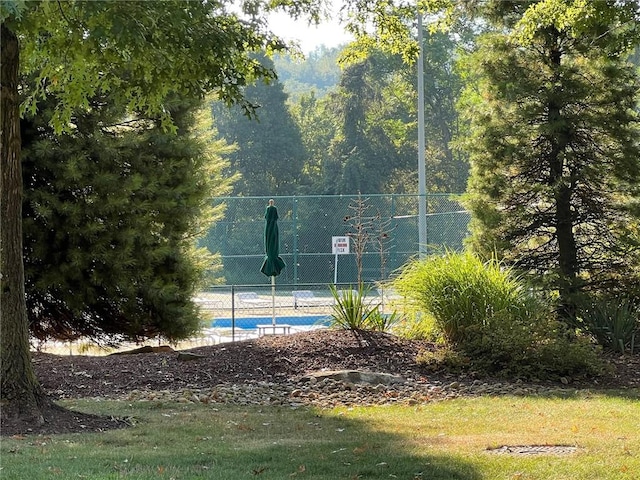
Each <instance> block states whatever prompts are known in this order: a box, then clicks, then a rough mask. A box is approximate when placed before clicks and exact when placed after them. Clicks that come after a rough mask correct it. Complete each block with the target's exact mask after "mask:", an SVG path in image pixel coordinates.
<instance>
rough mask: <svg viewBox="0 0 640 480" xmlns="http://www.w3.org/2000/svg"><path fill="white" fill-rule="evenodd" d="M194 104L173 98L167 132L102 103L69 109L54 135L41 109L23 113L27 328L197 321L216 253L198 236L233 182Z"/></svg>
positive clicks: (101, 335)
mask: <svg viewBox="0 0 640 480" xmlns="http://www.w3.org/2000/svg"><path fill="white" fill-rule="evenodd" d="M47 103H55V99H50V100H49V101H48V102H47ZM197 104H198V101H197V100H196V101H184V100H182V101H174V102H172V103H171V105H170V107H169V108H170V110H169V112H170V115H171V119H172V122H173V124H174V125H175V126H176V128H177V131H176V134H175V135H174V134H171V133H169V132H166V131H164V130H163V129H162V126H161V125H160V124H159V122H157V121H154V120H153V119H132V118H131V117H127V118H125V117H124V114H125V113H126V112H125V111H124V110H123V109H122V108H121V107H120V108H118V107H117V106H116V105H113V102H111V101H110V100H109V98H101V99H92V100H91V108H90V109H88V110H81V109H77V110H76V111H75V112H74V123H75V126H76V128H75V129H74V130H73V131H72V132H69V133H67V134H60V135H56V134H55V132H54V131H53V129H52V128H51V126H50V124H49V120H50V118H49V116H48V113H50V109H47V108H46V106H40V107H39V111H40V113H39V114H38V115H36V116H31V115H28V116H26V118H24V119H23V121H22V129H21V133H22V153H23V159H22V164H23V174H24V175H23V176H24V188H25V200H24V202H23V215H24V219H23V229H24V252H25V253H24V261H25V277H26V296H27V311H28V315H29V325H30V331H31V333H32V335H34V336H36V337H37V338H40V339H47V338H57V339H61V340H73V339H76V338H79V337H84V338H92V339H94V340H96V341H101V342H109V343H111V342H114V343H117V342H118V341H120V340H123V339H126V340H139V339H143V338H149V337H155V336H162V337H164V338H167V339H169V340H176V339H180V338H185V337H188V336H190V335H191V334H193V333H194V332H195V331H196V330H197V329H198V328H199V318H198V312H197V309H196V308H195V306H194V305H193V302H192V301H191V298H192V296H193V294H194V291H195V289H196V288H197V287H198V286H199V285H200V284H201V282H202V280H203V278H204V275H205V272H206V271H207V270H209V269H210V266H211V265H215V259H214V258H213V257H212V256H211V255H210V254H208V253H205V252H207V251H206V250H204V249H202V250H199V251H197V250H196V249H195V241H196V238H197V236H198V232H202V231H203V230H204V229H205V228H207V227H208V225H209V223H210V221H211V220H213V218H212V212H211V207H210V205H209V204H210V199H211V197H213V196H215V195H222V194H225V193H227V192H228V191H229V188H230V187H229V182H228V180H226V179H224V178H222V176H221V169H222V168H223V167H224V165H225V164H224V162H221V161H220V157H219V151H220V150H221V148H220V147H216V150H214V149H213V148H212V142H207V141H206V140H205V137H203V136H202V133H203V132H198V135H197V137H196V135H194V132H193V129H194V111H195V107H197ZM221 147H222V149H224V148H225V147H224V146H221Z"/></svg>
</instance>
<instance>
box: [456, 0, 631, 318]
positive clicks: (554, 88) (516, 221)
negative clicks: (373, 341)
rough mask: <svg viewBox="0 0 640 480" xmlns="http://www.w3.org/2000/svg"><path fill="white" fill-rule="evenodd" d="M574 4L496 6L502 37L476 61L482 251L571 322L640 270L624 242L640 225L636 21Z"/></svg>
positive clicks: (475, 238)
mask: <svg viewBox="0 0 640 480" xmlns="http://www.w3.org/2000/svg"><path fill="white" fill-rule="evenodd" d="M551 3H553V4H554V5H555V7H557V9H556V10H554V11H553V12H551V13H552V14H550V13H549V11H546V10H545V8H546V7H548V6H549V4H551ZM571 3H572V2H509V3H506V2H487V4H486V5H485V6H486V7H487V9H488V10H487V12H488V13H489V14H490V15H488V18H491V19H493V20H496V24H497V26H499V27H500V29H498V33H493V34H489V35H487V36H485V37H484V38H483V40H482V41H481V43H480V47H479V49H478V51H477V52H476V53H475V54H474V56H473V58H472V60H471V65H472V69H473V71H474V73H475V74H477V75H478V82H477V85H475V86H474V87H473V88H471V89H469V90H468V92H467V98H466V104H465V106H466V109H467V116H468V118H469V119H470V120H471V124H472V126H471V135H470V138H469V140H468V142H467V147H468V149H469V150H470V152H471V162H472V177H471V180H470V183H469V194H468V197H467V202H468V205H469V207H470V209H471V210H472V212H473V220H472V230H473V235H472V238H471V245H472V246H473V248H474V249H475V250H476V251H478V252H481V253H482V254H484V255H486V256H490V255H492V254H495V253H497V254H498V255H499V256H500V257H502V258H503V259H505V260H506V261H508V262H510V263H512V264H514V265H516V266H518V267H519V268H520V269H521V270H522V271H523V272H526V273H530V274H533V275H532V278H537V279H542V281H543V284H544V285H546V286H547V287H548V288H550V289H552V290H555V291H557V292H558V293H559V297H560V300H559V303H560V305H559V311H560V313H561V315H563V316H565V317H566V316H571V315H572V314H573V312H574V310H575V302H576V296H577V295H578V294H580V293H581V292H585V291H589V290H603V289H604V290H606V289H609V288H612V287H613V286H614V285H615V284H616V283H617V280H619V279H620V278H621V277H622V276H625V275H628V274H629V272H630V271H631V270H632V269H633V267H634V266H635V267H637V266H638V265H639V263H638V257H637V254H636V255H633V253H634V252H633V249H630V248H629V247H630V246H629V244H626V243H625V242H624V241H623V240H624V238H625V237H627V238H628V233H629V232H628V229H629V227H630V226H633V225H634V224H635V223H634V222H635V221H636V219H637V217H634V215H633V214H632V213H631V211H630V210H629V209H628V207H629V206H630V205H631V204H632V203H633V202H634V201H637V199H638V188H637V187H638V181H639V180H640V151H639V150H638V141H637V139H638V123H637V122H638V117H637V113H636V112H635V111H634V107H635V104H636V103H635V102H636V95H637V92H638V87H639V83H638V78H637V76H636V75H635V73H634V71H633V69H632V68H631V67H630V65H628V64H627V63H626V62H625V61H624V60H623V58H624V57H623V56H622V53H623V52H624V51H625V49H626V48H627V42H626V41H624V39H621V37H620V36H618V35H617V34H616V32H620V31H624V25H625V21H626V19H627V17H628V16H629V15H631V17H633V15H634V13H633V12H631V14H630V13H629V11H628V10H626V9H625V7H623V6H620V5H619V4H616V2H593V3H590V4H589V5H588V6H585V5H582V6H579V5H570V4H571ZM627 7H628V5H627ZM636 9H637V7H636ZM547 14H548V15H547ZM635 15H637V12H636V13H635ZM518 21H519V23H518ZM505 29H506V31H507V32H508V33H503V32H504V31H505Z"/></svg>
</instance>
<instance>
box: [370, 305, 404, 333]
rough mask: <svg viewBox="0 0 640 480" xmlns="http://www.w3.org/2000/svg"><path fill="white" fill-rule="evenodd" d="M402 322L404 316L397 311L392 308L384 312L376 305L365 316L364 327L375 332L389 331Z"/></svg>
mask: <svg viewBox="0 0 640 480" xmlns="http://www.w3.org/2000/svg"><path fill="white" fill-rule="evenodd" d="M403 322H404V316H403V315H401V314H400V313H398V312H397V311H395V310H394V311H393V312H391V313H384V312H382V311H381V310H380V306H376V307H374V308H373V310H372V312H371V314H370V315H369V316H368V317H367V324H366V326H365V328H367V329H368V330H374V331H377V332H391V331H395V329H396V327H397V326H398V325H400V324H401V323H403Z"/></svg>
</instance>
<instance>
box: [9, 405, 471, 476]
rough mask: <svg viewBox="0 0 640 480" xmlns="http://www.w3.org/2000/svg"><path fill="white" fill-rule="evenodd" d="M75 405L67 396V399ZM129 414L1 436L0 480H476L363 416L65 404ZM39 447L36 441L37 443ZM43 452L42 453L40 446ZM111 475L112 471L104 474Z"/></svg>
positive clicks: (466, 467)
mask: <svg viewBox="0 0 640 480" xmlns="http://www.w3.org/2000/svg"><path fill="white" fill-rule="evenodd" d="M74 403H75V402H74ZM75 406H76V407H77V408H81V409H83V410H88V409H90V410H91V411H92V412H93V413H107V412H110V413H112V414H116V415H126V414H128V415H130V416H132V417H133V418H135V419H137V424H136V426H134V427H131V428H126V429H123V430H116V431H110V432H105V433H101V434H93V433H92V434H76V435H60V436H52V437H50V438H47V439H46V442H45V441H41V440H38V439H35V440H34V439H33V438H29V437H27V438H25V439H10V440H8V441H7V442H3V446H2V458H3V461H2V463H3V475H2V478H3V480H13V479H23V478H30V479H34V480H38V479H44V478H51V475H52V472H53V473H54V474H55V475H56V476H57V477H58V478H91V479H94V480H102V479H110V478H136V479H137V480H146V479H149V480H150V479H154V480H157V479H169V478H185V479H187V478H188V479H190V480H197V479H225V480H230V479H239V478H260V479H264V480H267V479H278V480H280V479H284V478H303V479H315V480H337V479H380V480H382V479H389V478H402V479H427V478H428V479H431V480H479V479H480V478H481V475H480V474H479V473H478V472H477V470H476V469H475V468H474V467H473V466H472V465H471V464H470V463H468V462H466V461H465V460H464V459H463V458H460V457H454V456H446V455H442V454H435V453H434V452H433V451H430V450H433V446H434V445H436V444H437V443H439V442H444V441H446V440H444V439H442V438H438V437H433V438H430V439H428V441H427V442H426V443H425V439H424V436H421V437H420V438H421V440H419V441H418V440H417V438H418V437H417V436H416V437H414V436H412V434H411V432H407V431H402V432H398V433H391V432H392V431H393V427H392V426H390V428H387V426H384V427H383V428H377V427H376V426H375V422H370V421H369V420H368V419H367V416H366V415H362V414H359V415H358V416H357V417H356V416H355V415H351V414H349V412H344V413H343V414H336V412H335V411H326V412H323V411H317V410H313V409H308V408H300V409H291V408H287V407H254V406H247V407H230V406H220V405H216V406H200V405H198V406H194V405H180V404H175V403H171V404H169V403H165V404H159V403H154V402H149V403H146V404H140V403H137V404H131V405H123V404H122V403H120V404H117V402H101V403H100V404H95V403H92V402H90V401H82V402H78V403H77V404H76V405H75ZM43 444H44V445H43ZM44 450H46V455H43V451H44ZM114 475H115V477H114Z"/></svg>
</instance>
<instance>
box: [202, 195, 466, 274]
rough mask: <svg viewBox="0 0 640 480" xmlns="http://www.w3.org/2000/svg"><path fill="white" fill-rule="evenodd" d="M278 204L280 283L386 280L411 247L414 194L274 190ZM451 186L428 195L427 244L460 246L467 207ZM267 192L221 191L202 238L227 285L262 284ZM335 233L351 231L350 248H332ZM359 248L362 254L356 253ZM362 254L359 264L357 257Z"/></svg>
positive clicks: (414, 235) (430, 247) (415, 221)
mask: <svg viewBox="0 0 640 480" xmlns="http://www.w3.org/2000/svg"><path fill="white" fill-rule="evenodd" d="M273 198H274V200H275V204H276V206H277V207H278V214H279V220H278V226H279V230H280V256H281V257H282V258H283V259H284V261H285V262H286V264H287V267H286V268H285V269H284V270H283V271H282V273H281V274H280V276H279V277H278V283H283V284H290V285H293V286H295V285H299V284H323V285H326V284H328V283H334V281H336V282H337V283H356V282H357V280H358V270H360V272H361V279H362V280H363V281H364V282H377V281H381V280H386V279H387V278H388V277H389V275H390V274H392V273H393V271H394V270H396V269H398V268H399V267H401V266H402V265H403V264H405V263H406V262H407V261H408V260H409V259H410V258H412V257H414V256H416V255H417V253H418V251H419V249H418V247H419V241H418V196H417V195H366V196H357V195H353V196H348V195H314V196H294V197H273ZM457 198H458V197H457V196H456V195H452V194H431V195H427V197H426V200H427V219H426V225H427V239H426V242H425V243H426V245H427V247H428V252H435V251H438V250H441V249H443V248H444V247H446V248H449V249H453V250H458V249H461V248H462V243H463V239H464V238H465V237H466V236H467V225H468V222H469V213H468V212H467V211H465V210H464V208H463V207H462V206H461V205H460V203H459V202H458V200H457ZM268 200H269V198H268V197H220V198H216V199H214V205H216V206H218V205H220V204H224V205H225V215H224V218H223V219H222V220H220V221H218V222H217V223H216V224H215V226H213V228H211V230H210V231H209V232H208V234H207V235H206V236H205V238H203V240H202V241H201V245H202V246H205V247H207V248H208V249H209V250H210V251H211V252H218V253H219V254H220V255H221V256H222V262H223V271H222V272H221V275H222V276H223V277H224V283H226V284H227V285H252V284H257V285H260V284H262V285H263V284H264V283H265V282H268V281H269V280H268V278H267V277H265V276H264V275H263V274H262V273H261V272H260V266H261V265H262V261H263V259H264V218H263V215H264V211H265V207H266V205H267V202H268ZM334 237H349V239H350V248H349V252H350V253H348V254H340V255H335V254H334V248H333V247H334V245H333V239H334ZM358 247H362V248H360V250H361V254H356V253H355V252H356V250H357V249H359V248H358ZM359 258H360V259H361V264H360V268H359V265H358V264H359V262H358V259H359Z"/></svg>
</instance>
